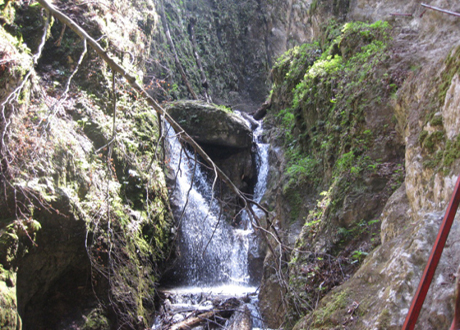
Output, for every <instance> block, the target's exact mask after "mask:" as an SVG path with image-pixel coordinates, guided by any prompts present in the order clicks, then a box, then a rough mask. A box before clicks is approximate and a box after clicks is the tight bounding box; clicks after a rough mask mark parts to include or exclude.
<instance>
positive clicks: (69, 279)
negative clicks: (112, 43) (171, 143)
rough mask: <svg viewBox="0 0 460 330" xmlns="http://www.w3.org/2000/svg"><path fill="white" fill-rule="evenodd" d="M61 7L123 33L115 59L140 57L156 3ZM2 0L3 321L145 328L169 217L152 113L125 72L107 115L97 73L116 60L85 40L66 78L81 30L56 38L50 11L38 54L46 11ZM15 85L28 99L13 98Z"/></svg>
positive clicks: (97, 27)
mask: <svg viewBox="0 0 460 330" xmlns="http://www.w3.org/2000/svg"><path fill="white" fill-rule="evenodd" d="M55 5H56V6H58V7H60V8H64V7H65V10H69V12H68V13H70V12H72V13H73V14H72V19H74V20H76V21H77V22H78V23H79V24H81V25H82V26H84V28H85V29H86V31H88V33H89V34H90V35H92V36H94V37H96V38H97V36H100V35H101V34H104V36H106V37H107V38H108V39H107V40H117V45H116V46H117V50H116V51H115V53H116V52H121V53H125V54H130V56H129V57H130V59H129V61H128V62H127V61H125V60H123V59H121V60H120V63H122V64H123V65H127V64H128V63H131V64H132V65H135V66H139V67H142V66H143V64H142V63H143V58H145V56H146V55H147V52H145V49H144V48H143V46H140V45H141V44H142V45H147V46H148V45H149V43H150V40H151V32H152V30H150V31H147V30H141V29H139V26H141V25H143V24H144V23H147V22H150V23H149V24H151V26H150V28H151V29H154V24H155V8H154V6H153V4H152V3H151V2H149V1H147V2H145V1H130V2H129V3H125V2H120V3H117V8H116V9H115V7H113V8H111V9H110V3H108V2H106V1H99V2H98V3H92V4H82V6H80V5H75V4H73V3H72V4H70V3H68V5H69V6H67V5H66V4H64V3H61V2H59V1H58V2H55ZM62 5H64V7H62ZM0 7H1V11H0V20H1V21H2V26H1V27H0V40H1V41H0V49H2V50H1V51H0V53H1V57H2V61H3V59H8V60H7V62H5V63H6V64H5V65H3V64H2V65H1V68H0V76H1V79H0V103H2V109H3V110H2V113H3V117H2V120H1V122H0V132H1V133H0V134H1V135H2V136H3V139H2V141H1V142H0V172H1V173H2V174H1V177H0V186H1V187H2V188H1V189H2V198H0V209H1V214H0V328H1V329H11V330H13V329H14V330H15V329H21V327H22V329H26V330H27V329H64V328H79V329H111V328H120V327H121V328H126V329H128V328H129V329H145V328H149V327H151V325H152V315H153V314H154V310H155V306H154V290H155V281H156V280H158V273H159V271H160V262H161V260H162V259H163V257H164V254H165V253H167V252H168V242H169V238H168V237H169V233H170V227H171V226H172V220H171V218H172V214H171V213H170V212H169V203H168V195H167V191H166V183H165V179H164V174H163V172H162V169H161V166H160V164H159V163H158V162H157V161H152V155H154V154H155V152H156V151H155V141H156V140H157V139H158V133H159V129H158V126H157V125H158V122H157V118H156V116H155V115H154V113H152V110H151V109H150V107H149V106H148V105H147V104H146V103H145V102H143V101H135V102H134V98H132V96H131V95H130V94H129V93H128V90H127V89H126V88H125V86H124V85H122V84H121V83H120V84H118V88H117V92H116V96H117V97H118V98H119V99H118V102H117V108H116V114H117V116H116V121H115V123H116V127H114V126H112V125H113V121H112V120H113V117H112V114H113V111H114V108H113V98H112V96H114V95H113V94H112V89H111V88H108V85H107V84H106V83H102V81H105V82H108V81H110V80H111V79H112V78H110V77H112V75H111V74H110V75H109V74H108V72H109V69H108V67H107V66H106V65H105V64H104V63H103V62H101V60H100V59H99V58H98V57H96V56H95V54H94V53H91V52H90V51H88V54H86V57H85V58H84V60H83V63H82V65H81V66H80V67H79V70H78V71H76V72H75V75H72V79H71V81H70V80H68V79H69V76H70V74H71V73H72V72H73V71H74V70H75V69H76V63H77V61H78V57H79V56H80V54H81V52H82V51H83V46H82V45H81V40H80V39H78V37H77V36H76V35H75V34H73V33H65V35H64V36H63V38H62V40H61V39H60V38H59V36H60V35H61V31H63V26H62V25H61V24H60V23H58V22H57V20H55V21H54V23H53V24H52V26H50V29H49V30H48V31H46V32H48V33H47V34H46V35H47V36H48V37H49V39H48V40H47V42H46V44H45V46H44V48H43V56H42V57H40V58H37V59H36V60H33V59H32V56H31V55H30V54H32V53H34V52H35V51H36V48H37V47H38V45H39V44H40V42H41V40H42V34H43V32H42V31H43V29H44V27H45V20H46V16H44V15H42V14H43V10H42V9H41V8H40V6H39V5H38V4H33V5H32V4H31V5H30V6H29V5H28V4H27V5H26V4H19V3H17V2H11V1H9V2H6V3H2V4H1V5H0ZM109 12H110V13H109ZM121 13H123V14H121ZM85 14H89V16H85ZM111 15H114V16H111ZM109 16H110V17H112V19H111V18H108V17H109ZM102 17H105V18H107V21H106V20H104V19H102ZM114 17H116V18H114ZM128 22H129V24H128ZM31 31H33V33H29V32H31ZM67 31H68V30H67ZM124 33H126V34H124ZM22 35H26V36H27V37H25V38H24V39H23V37H22ZM23 42H26V43H23ZM61 42H62V43H61ZM59 45H60V46H59ZM29 48H33V49H29ZM10 59H11V60H10ZM37 60H38V63H36V62H37ZM32 67H34V69H32ZM30 70H32V71H30ZM29 71H30V72H29ZM28 72H29V73H32V72H33V74H31V75H27V73H28ZM138 74H139V76H142V72H141V71H139V72H138ZM109 76H110V77H109ZM31 77H33V79H28V78H31ZM24 79H27V80H25V81H24ZM115 82H116V83H118V81H117V79H115ZM21 84H22V85H21ZM66 84H70V85H69V86H70V87H69V91H68V92H69V94H66V95H65V96H64V94H65V93H64V91H65V87H64V86H66ZM20 86H22V87H20ZM16 88H19V89H18V90H17V91H18V93H20V95H21V96H20V98H17V97H12V96H14V94H11V93H12V92H13V91H14V90H15V89H16ZM63 93H64V94H63ZM66 93H67V92H66ZM18 95H19V94H18ZM110 95H112V96H110ZM45 100H46V101H45ZM47 102H49V103H47ZM44 123H46V124H45V125H42V124H44ZM109 127H110V128H109ZM115 137H116V138H115ZM112 138H114V139H112ZM111 140H112V142H110V141H111ZM158 156H160V158H161V155H158ZM150 165H151V166H150ZM146 196H148V197H146Z"/></svg>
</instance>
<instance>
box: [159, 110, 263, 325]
mask: <svg viewBox="0 0 460 330" xmlns="http://www.w3.org/2000/svg"><path fill="white" fill-rule="evenodd" d="M237 114H239V113H237ZM239 115H240V114H239ZM240 117H241V118H243V119H244V117H243V116H241V115H240ZM245 122H246V123H247V124H248V125H249V127H251V125H250V123H249V122H248V121H246V120H245ZM262 133H263V129H262V124H261V123H259V125H258V127H257V128H256V129H255V130H254V132H253V135H254V142H255V145H256V147H257V148H256V150H257V151H256V157H255V160H256V167H257V182H256V185H255V187H254V196H253V199H254V200H255V201H257V202H259V201H260V200H261V199H262V197H263V195H264V193H265V191H266V186H267V176H268V144H265V143H262V142H261V141H262V138H261V137H262ZM167 136H168V139H167V141H168V148H169V153H170V163H169V165H170V168H171V170H172V171H173V172H174V173H175V184H174V187H172V188H173V191H172V195H171V201H172V203H173V204H174V205H176V206H178V209H179V210H180V212H178V213H179V216H177V215H176V221H177V223H178V228H179V235H178V237H179V238H178V247H179V251H180V252H179V257H178V261H177V263H176V264H175V265H174V271H175V273H176V274H178V276H177V278H178V279H179V280H175V281H174V282H175V283H174V286H173V287H171V286H169V287H164V288H160V290H159V291H160V292H161V297H162V301H163V302H162V305H161V308H160V313H159V316H157V318H156V320H155V323H154V325H153V326H152V329H155V330H159V329H169V328H171V329H174V326H173V324H178V323H179V322H185V321H187V320H190V319H192V318H193V317H194V316H195V315H197V313H200V312H206V311H209V310H211V309H213V308H214V309H215V308H223V307H222V306H223V304H232V303H233V304H235V305H234V307H232V308H234V310H236V311H237V312H235V313H233V316H232V317H231V318H230V319H229V320H228V319H227V320H225V315H224V316H222V315H220V316H219V319H216V317H214V318H213V319H210V320H208V321H207V322H206V327H204V325H203V324H202V323H200V324H199V325H197V326H193V327H191V329H208V328H229V329H239V328H243V326H241V325H240V326H238V325H236V324H239V323H238V322H240V323H241V322H243V323H242V324H245V322H246V327H247V328H248V329H259V328H265V327H264V325H263V322H262V319H261V317H260V314H259V312H258V307H257V305H258V297H257V296H258V292H257V289H258V287H257V286H258V285H259V283H257V281H255V280H254V279H252V278H251V276H250V271H249V267H250V265H249V261H248V259H249V254H250V253H252V254H253V255H254V254H257V253H258V252H257V251H258V245H259V238H258V236H257V235H256V233H255V232H254V229H253V226H252V223H251V220H250V217H249V215H248V214H247V213H246V211H244V212H243V213H242V214H241V215H240V217H241V220H240V221H239V223H238V225H237V226H236V227H235V226H232V225H230V224H229V222H228V221H226V219H224V217H223V216H222V214H221V208H220V207H219V203H218V201H217V199H216V198H215V197H214V192H213V187H212V185H213V182H210V181H212V180H209V178H207V176H206V173H205V172H204V171H202V168H201V166H200V164H199V163H198V162H196V159H195V158H194V155H193V153H192V152H189V151H187V150H185V149H183V148H182V147H181V145H180V143H179V141H178V139H177V137H176V135H175V133H174V131H173V129H172V128H171V127H169V126H168V132H167ZM254 211H255V212H256V214H258V215H261V212H262V211H261V210H259V209H258V208H255V209H254ZM219 306H220V307H219ZM225 306H227V307H226V308H227V309H228V308H229V307H228V305H225ZM238 318H239V320H236V319H238ZM248 322H250V323H251V325H250V326H249V327H248V326H247V323H248ZM232 323H233V325H232Z"/></svg>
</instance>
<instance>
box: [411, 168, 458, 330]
mask: <svg viewBox="0 0 460 330" xmlns="http://www.w3.org/2000/svg"><path fill="white" fill-rule="evenodd" d="M459 203H460V176H459V177H458V179H457V183H456V184H455V189H454V193H453V195H452V198H451V200H450V203H449V206H448V207H447V211H446V214H445V215H444V219H443V220H442V224H441V227H440V228H439V233H438V237H436V242H435V243H434V246H433V250H431V255H430V258H429V259H428V264H427V265H426V267H425V271H424V272H423V275H422V279H421V280H420V283H419V285H418V288H417V292H416V293H415V296H414V299H413V300H412V304H411V306H410V309H409V312H408V313H407V316H406V321H405V322H404V325H403V327H402V330H413V329H414V327H415V324H416V323H417V319H418V316H419V314H420V310H421V309H422V306H423V302H424V301H425V297H426V294H427V292H428V289H429V288H430V284H431V281H432V280H433V276H434V272H435V271H436V267H437V266H438V263H439V259H440V258H441V254H442V250H443V249H444V246H445V244H446V240H447V236H448V235H449V232H450V228H451V227H452V223H453V222H454V218H455V214H456V213H457V208H458V204H459Z"/></svg>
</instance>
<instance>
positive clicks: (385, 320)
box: [377, 308, 391, 330]
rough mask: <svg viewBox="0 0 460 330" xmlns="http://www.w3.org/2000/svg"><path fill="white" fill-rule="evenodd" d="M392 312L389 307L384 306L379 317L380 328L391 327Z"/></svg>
mask: <svg viewBox="0 0 460 330" xmlns="http://www.w3.org/2000/svg"><path fill="white" fill-rule="evenodd" d="M390 322H391V314H390V311H389V310H388V309H387V308H384V309H383V310H382V312H381V313H380V315H379V316H378V318H377V326H378V328H377V329H378V330H384V329H388V328H389V327H390Z"/></svg>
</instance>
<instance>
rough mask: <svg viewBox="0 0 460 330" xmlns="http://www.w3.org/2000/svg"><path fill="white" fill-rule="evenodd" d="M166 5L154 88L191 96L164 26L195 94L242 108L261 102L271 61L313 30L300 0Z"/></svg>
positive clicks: (175, 1)
mask: <svg viewBox="0 0 460 330" xmlns="http://www.w3.org/2000/svg"><path fill="white" fill-rule="evenodd" d="M158 3H159V4H158V7H160V1H158ZM164 6H165V7H164V9H165V12H166V15H165V16H166V19H163V20H162V24H161V26H159V30H158V32H157V33H156V36H155V42H154V43H153V44H152V57H153V58H155V61H153V62H152V64H151V65H149V66H148V70H149V72H150V73H151V75H153V76H154V77H155V79H156V80H155V79H154V81H153V84H152V93H154V94H155V95H162V97H163V98H165V99H168V98H173V99H184V98H190V96H191V95H190V94H189V92H188V91H187V89H186V88H185V85H184V83H183V79H182V77H181V75H180V74H179V71H178V70H177V64H176V63H175V61H174V55H173V54H172V52H171V48H170V47H169V46H168V43H167V42H166V36H165V27H166V25H167V27H168V28H169V30H170V34H171V37H172V40H173V42H174V44H175V48H176V50H177V54H178V56H179V58H180V61H181V65H182V66H183V68H184V70H185V72H186V74H187V78H188V80H189V82H190V84H191V85H192V87H193V89H194V91H195V93H196V94H198V96H199V97H200V98H202V99H205V96H204V95H205V92H206V93H207V94H209V95H210V96H211V98H212V100H213V101H214V102H216V103H219V104H229V105H232V106H233V107H234V108H235V109H239V110H243V111H253V110H255V109H257V107H258V106H259V105H260V104H261V103H263V102H264V101H265V98H266V95H267V93H268V91H269V89H270V84H269V82H268V79H267V78H268V76H269V72H270V68H271V66H272V64H273V62H274V60H275V59H276V58H277V57H278V56H279V55H281V54H282V53H283V52H284V51H286V50H287V49H288V48H289V47H292V45H294V44H297V43H299V42H303V41H305V40H307V38H308V37H309V36H310V33H311V32H310V29H309V28H307V20H308V15H307V12H308V4H307V3H306V2H305V1H300V0H289V1H284V0H283V1H277V2H273V1H266V0H262V1H259V0H236V1H220V0H200V1H194V2H187V1H181V0H171V1H166V2H164ZM198 59H199V61H200V62H201V65H199V64H198ZM200 67H201V68H200ZM162 80H164V83H163V84H162V83H160V84H156V82H157V81H160V82H161V81H162ZM146 83H147V84H148V83H150V81H146ZM168 84H169V86H168Z"/></svg>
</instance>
